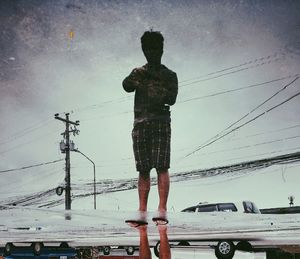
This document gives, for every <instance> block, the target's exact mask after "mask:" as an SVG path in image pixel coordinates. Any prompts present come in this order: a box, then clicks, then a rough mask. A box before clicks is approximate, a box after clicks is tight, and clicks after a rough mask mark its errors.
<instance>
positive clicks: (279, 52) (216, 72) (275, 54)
mask: <svg viewBox="0 0 300 259" xmlns="http://www.w3.org/2000/svg"><path fill="white" fill-rule="evenodd" d="M278 55H282V56H285V55H286V53H284V52H283V50H281V49H280V50H279V51H278V52H275V53H274V54H272V55H268V56H264V57H260V58H256V59H252V60H249V61H246V62H244V63H241V64H238V65H234V66H231V67H228V68H223V69H220V70H217V71H214V72H210V73H207V74H204V75H201V76H199V77H194V78H190V79H186V80H183V81H181V83H185V82H188V81H191V80H196V79H199V78H203V77H207V76H211V75H214V74H218V73H222V72H225V71H227V70H231V69H234V68H238V67H242V66H245V65H250V64H252V63H257V62H258V61H263V60H265V59H271V58H276V57H277V56H278Z"/></svg>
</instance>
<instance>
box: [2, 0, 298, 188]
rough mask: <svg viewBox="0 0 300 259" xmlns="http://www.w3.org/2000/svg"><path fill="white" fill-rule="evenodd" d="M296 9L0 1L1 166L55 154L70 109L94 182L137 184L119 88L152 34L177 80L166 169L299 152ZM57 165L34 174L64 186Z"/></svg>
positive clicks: (77, 175)
mask: <svg viewBox="0 0 300 259" xmlns="http://www.w3.org/2000/svg"><path fill="white" fill-rule="evenodd" d="M299 13H300V2H299V1H297V0H294V1H284V0H282V1H275V0H274V1H258V0H248V1H247V0H240V1H236V0H232V1H204V0H203V1H196V0H194V1H173V0H169V1H162V0H157V1H149V0H147V1H129V0H127V1H125V0H124V1H104V0H103V1H101V0H99V1H96V0H91V1H79V0H78V1H76V0H56V1H54V0H45V1H38V0H36V1H33V0H27V1H25V0H23V1H22V0H1V1H0V51H1V55H0V128H1V134H0V161H1V162H0V170H2V171H5V170H7V169H14V168H19V167H23V166H30V165H35V164H39V163H44V162H51V161H55V160H57V159H63V158H64V155H63V154H61V153H60V151H59V142H60V141H61V140H62V138H63V137H62V136H61V133H62V132H63V131H64V127H65V126H64V124H63V123H62V122H61V121H58V120H55V119H54V114H55V113H59V114H60V116H61V117H64V116H65V113H66V112H68V113H70V119H71V120H73V121H76V120H79V121H80V126H79V127H78V129H79V130H80V134H79V135H77V136H75V137H74V136H72V137H71V138H72V140H73V141H74V142H75V145H76V147H77V148H78V149H79V150H80V151H81V152H83V153H84V154H86V155H87V156H89V157H90V158H91V159H92V160H93V161H94V162H95V163H96V165H97V178H98V179H100V178H101V179H102V178H131V177H135V176H136V172H135V167H134V159H133V152H132V142H131V130H132V124H133V95H132V94H128V93H126V92H125V91H124V90H123V89H122V84H121V83H122V80H123V79H124V77H125V76H127V75H128V74H129V73H130V72H131V70H132V69H133V68H134V67H137V66H141V65H143V64H145V59H144V57H143V54H142V51H141V48H140V36H141V35H142V34H143V32H144V31H145V30H148V29H150V28H153V29H154V30H159V31H161V32H162V33H163V35H164V37H165V51H164V56H163V63H164V64H165V65H166V66H167V67H169V68H170V69H172V70H173V71H175V72H176V73H177V75H178V79H179V86H180V88H179V94H178V99H177V103H176V104H175V105H174V107H172V154H171V156H172V164H171V172H181V171H188V170H191V169H199V168H208V167H211V166H218V165H225V164H232V163H235V162H239V161H247V160H253V159H258V158H262V157H270V156H274V155H280V154H287V153H292V152H296V151H299V150H300V118H299V113H300V96H298V95H297V94H298V93H299V91H300V79H299V80H298V79H297V75H298V74H299V73H300V69H299V68H300V59H299V56H300V16H299ZM266 111H267V112H266ZM265 112H266V113H265ZM240 119H241V120H240ZM236 122H237V123H236ZM229 126H231V127H229ZM224 130H225V131H224ZM216 135H217V136H218V137H217V138H214V137H215V136H216ZM223 135H226V136H224V137H223ZM218 138H219V139H218ZM211 142H213V143H211ZM203 144H207V145H203ZM71 164H72V175H73V179H74V181H76V180H80V179H81V178H88V177H89V175H91V174H92V168H91V164H90V163H89V161H87V160H86V159H85V158H84V157H82V156H80V154H77V153H72V154H71ZM63 168H64V161H61V162H58V163H54V164H51V165H48V166H44V167H34V168H32V169H31V171H32V170H35V171H36V173H37V174H43V173H48V174H51V173H57V174H58V175H60V173H61V176H59V177H61V180H62V181H63V178H64V169H63ZM12 173H13V172H11V173H10V174H12ZM24 176H26V170H24ZM3 177H5V176H4V174H3ZM19 180H22V179H19ZM49 184H51V183H49Z"/></svg>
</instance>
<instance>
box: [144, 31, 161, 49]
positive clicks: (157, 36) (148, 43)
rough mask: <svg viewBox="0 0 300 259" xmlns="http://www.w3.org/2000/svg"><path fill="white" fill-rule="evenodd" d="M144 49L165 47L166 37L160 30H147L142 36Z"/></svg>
mask: <svg viewBox="0 0 300 259" xmlns="http://www.w3.org/2000/svg"><path fill="white" fill-rule="evenodd" d="M141 43H142V49H143V50H144V49H148V48H151V47H157V48H161V49H163V46H164V37H163V35H162V34H161V32H159V31H145V32H144V34H143V36H142V37H141Z"/></svg>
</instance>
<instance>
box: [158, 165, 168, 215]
mask: <svg viewBox="0 0 300 259" xmlns="http://www.w3.org/2000/svg"><path fill="white" fill-rule="evenodd" d="M157 181H158V194H159V205H158V211H159V213H162V214H165V213H166V211H167V202H168V196H169V189H170V177H169V172H168V169H161V170H158V171H157Z"/></svg>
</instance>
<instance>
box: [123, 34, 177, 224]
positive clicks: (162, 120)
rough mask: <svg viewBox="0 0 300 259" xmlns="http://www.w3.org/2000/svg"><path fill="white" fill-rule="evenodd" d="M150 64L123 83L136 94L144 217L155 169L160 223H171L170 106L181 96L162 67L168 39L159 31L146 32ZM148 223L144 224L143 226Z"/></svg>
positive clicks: (144, 43)
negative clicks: (167, 213)
mask: <svg viewBox="0 0 300 259" xmlns="http://www.w3.org/2000/svg"><path fill="white" fill-rule="evenodd" d="M141 44H142V50H143V53H144V55H145V57H146V60H147V64H146V65H144V66H142V67H139V68H135V69H133V71H132V72H131V73H130V75H129V76H128V77H126V78H125V79H124V81H123V88H124V90H125V91H126V92H133V91H135V99H134V127H133V130H132V140H133V151H134V156H135V163H136V169H137V171H138V172H139V177H138V194H139V211H140V212H141V215H142V214H143V213H144V212H146V211H147V203H148V195H149V191H150V185H151V182H150V171H151V169H152V168H155V169H156V171H157V177H158V193H159V205H158V215H157V217H155V218H153V220H154V221H156V222H157V224H167V223H168V220H167V216H166V212H167V200H168V195H169V185H170V179H169V172H168V169H169V168H170V140H171V127H170V122H171V118H170V105H173V104H174V103H175V101H176V97H177V93H178V80H177V75H176V73H174V72H173V71H171V70H169V69H168V68H167V67H166V66H164V65H162V64H161V58H162V54H163V44H164V38H163V36H162V34H161V33H160V32H158V31H152V30H151V31H146V32H145V33H144V34H143V36H142V37H141ZM143 222H144V223H145V224H147V223H146V222H145V221H142V220H141V221H140V223H143Z"/></svg>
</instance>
